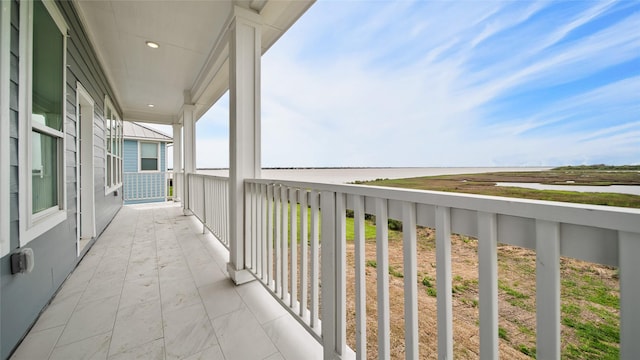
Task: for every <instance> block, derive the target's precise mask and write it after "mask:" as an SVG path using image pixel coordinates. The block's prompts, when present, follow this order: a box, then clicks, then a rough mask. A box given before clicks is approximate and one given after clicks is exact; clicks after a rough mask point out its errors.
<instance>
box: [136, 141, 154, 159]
mask: <svg viewBox="0 0 640 360" xmlns="http://www.w3.org/2000/svg"><path fill="white" fill-rule="evenodd" d="M140 157H142V158H157V157H158V145H157V144H153V143H140Z"/></svg>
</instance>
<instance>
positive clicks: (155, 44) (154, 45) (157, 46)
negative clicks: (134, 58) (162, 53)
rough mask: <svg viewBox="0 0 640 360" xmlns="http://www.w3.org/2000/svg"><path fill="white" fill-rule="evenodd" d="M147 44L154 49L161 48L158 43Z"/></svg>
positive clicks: (150, 42) (149, 42)
mask: <svg viewBox="0 0 640 360" xmlns="http://www.w3.org/2000/svg"><path fill="white" fill-rule="evenodd" d="M145 44H147V46H148V47H150V48H152V49H157V48H159V47H160V45H158V43H157V42H153V41H147V42H146V43H145Z"/></svg>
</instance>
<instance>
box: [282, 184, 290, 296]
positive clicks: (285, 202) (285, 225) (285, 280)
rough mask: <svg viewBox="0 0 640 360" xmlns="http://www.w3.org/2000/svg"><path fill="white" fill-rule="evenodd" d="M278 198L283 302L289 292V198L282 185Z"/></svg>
mask: <svg viewBox="0 0 640 360" xmlns="http://www.w3.org/2000/svg"><path fill="white" fill-rule="evenodd" d="M280 190H281V194H280V198H281V200H282V217H281V218H280V219H281V220H282V225H281V227H282V241H281V242H280V245H282V249H281V251H280V254H281V255H282V260H281V261H282V262H281V265H282V270H281V271H282V296H281V297H280V298H281V299H282V300H284V301H285V302H286V301H287V295H288V294H289V252H288V249H289V235H288V230H289V215H288V213H289V206H290V205H289V199H288V196H287V195H288V193H289V192H288V191H287V190H288V189H287V188H286V187H285V186H283V187H282V188H281V189H280Z"/></svg>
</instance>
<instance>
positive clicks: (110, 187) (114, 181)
mask: <svg viewBox="0 0 640 360" xmlns="http://www.w3.org/2000/svg"><path fill="white" fill-rule="evenodd" d="M107 109H109V111H110V112H111V116H112V117H113V118H114V119H115V121H116V123H117V124H119V125H120V127H119V131H118V132H116V134H115V139H116V142H117V143H118V146H119V149H120V154H119V155H118V154H116V153H115V151H114V149H113V146H111V148H109V147H108V146H107V144H108V143H109V142H111V139H112V137H113V136H112V135H111V132H110V130H109V128H108V121H109V119H107ZM104 124H105V125H104V153H105V155H104V194H105V195H108V194H110V193H112V192H114V191H115V190H117V189H119V188H121V187H122V155H123V150H124V149H123V148H122V146H123V145H124V141H123V136H122V131H123V126H122V119H121V118H120V115H118V112H117V111H116V108H115V106H113V102H111V99H110V98H109V96H108V95H105V97H104ZM116 129H118V127H116ZM109 149H110V150H109ZM109 159H111V173H109V172H108V171H107V167H108V166H109V164H108V162H109ZM114 164H115V165H114ZM108 175H110V176H111V179H109V178H108V177H107V176H108Z"/></svg>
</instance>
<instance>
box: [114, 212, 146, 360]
mask: <svg viewBox="0 0 640 360" xmlns="http://www.w3.org/2000/svg"><path fill="white" fill-rule="evenodd" d="M139 222H140V215H139V214H138V216H136V222H135V225H134V231H133V235H132V237H131V244H130V247H129V257H128V258H127V265H126V268H125V271H124V279H123V281H122V287H121V288H120V296H119V297H118V305H117V307H116V313H115V316H114V317H113V324H112V325H111V337H109V345H108V347H107V359H108V358H109V357H110V356H111V343H112V342H113V332H114V331H115V328H116V321H117V320H118V313H119V312H120V302H121V300H122V291H123V290H124V284H125V280H126V277H127V270H128V269H129V261H131V252H132V251H133V242H134V239H135V238H136V233H137V231H138V223H139Z"/></svg>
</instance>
